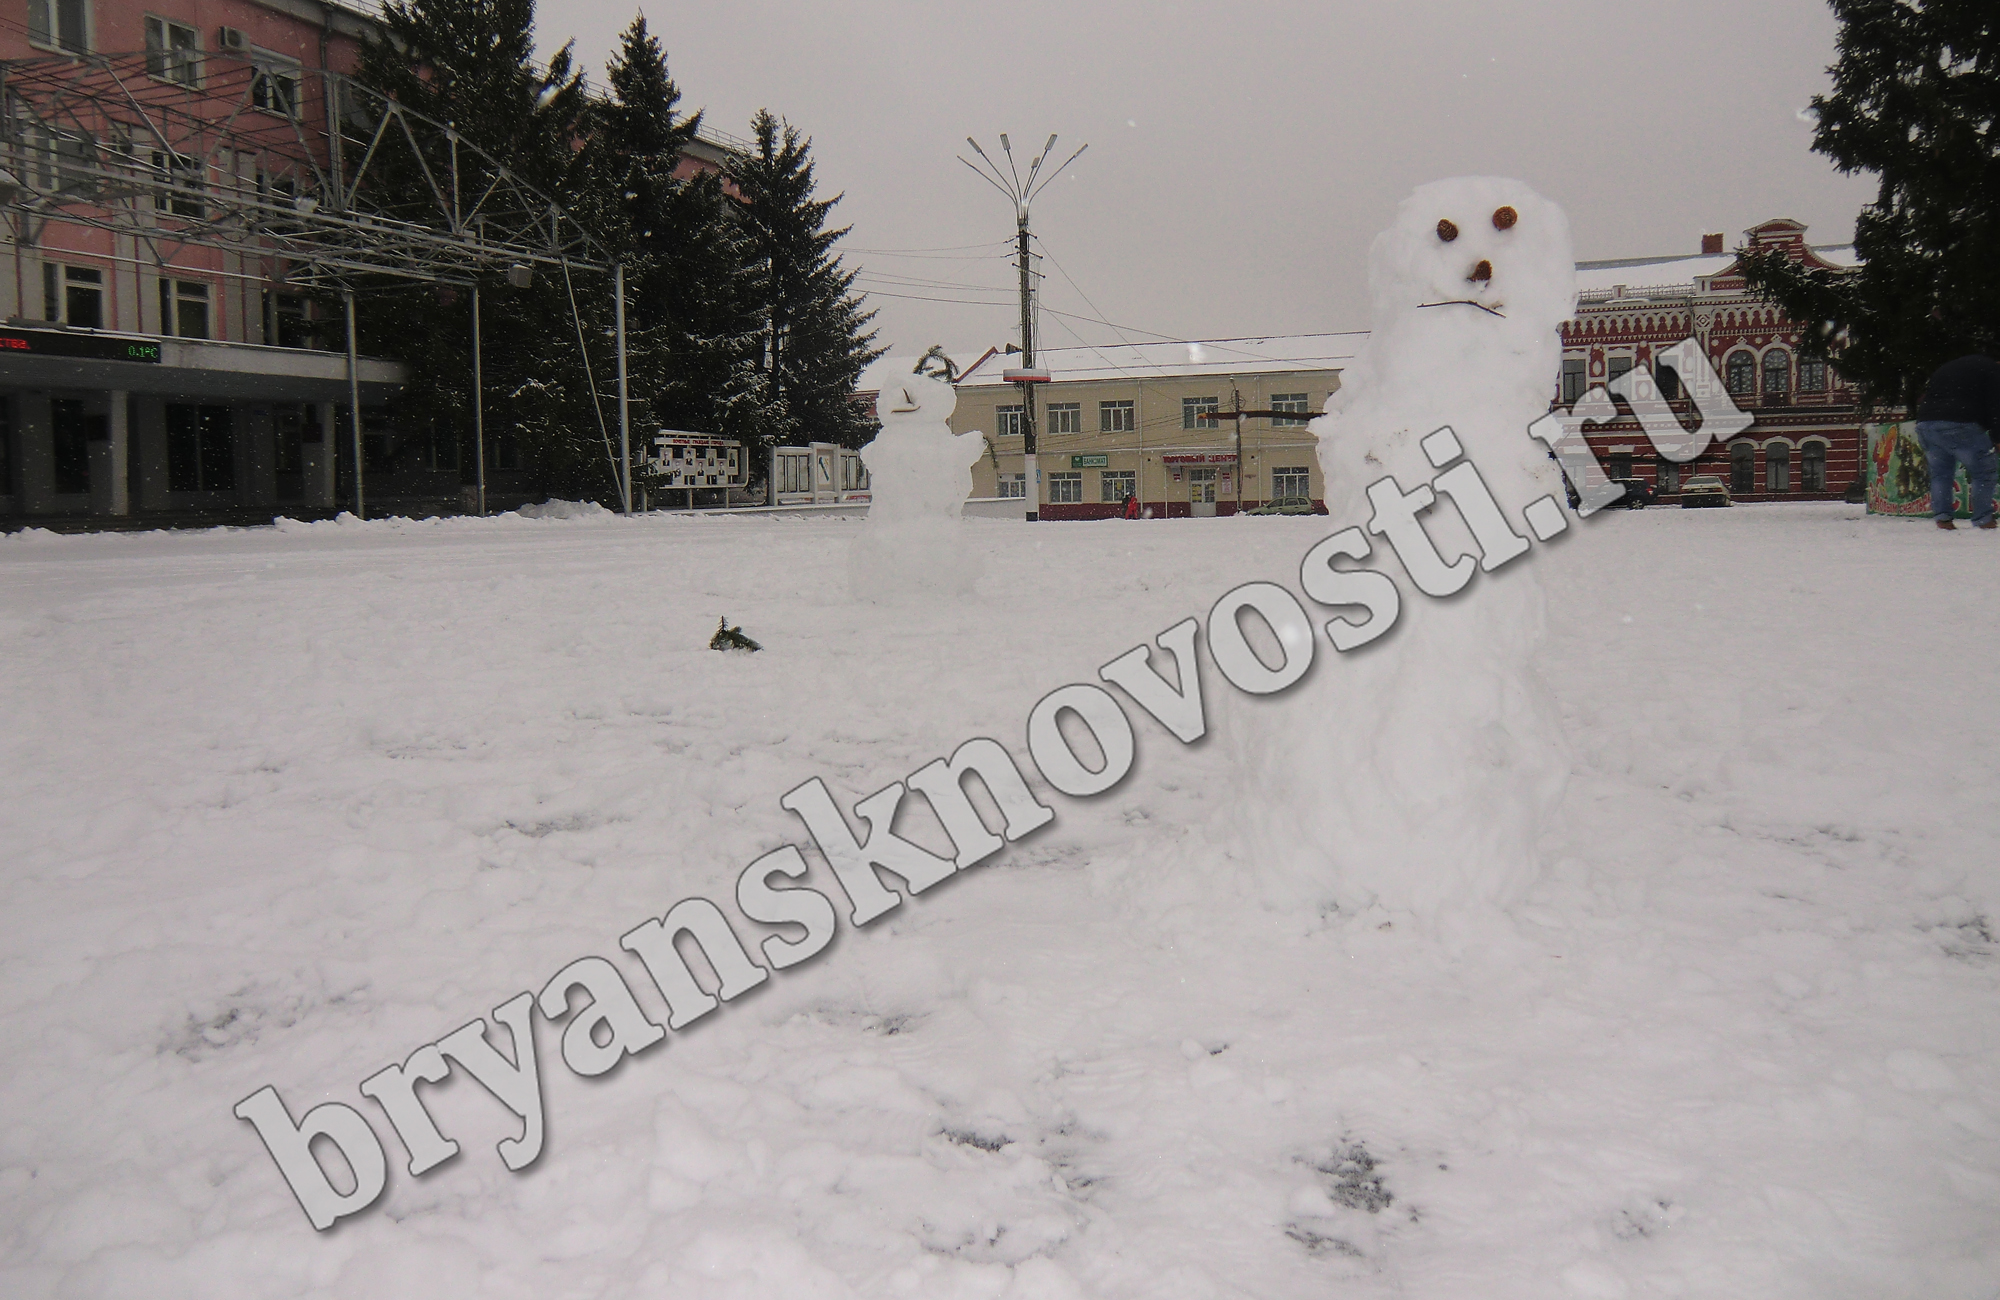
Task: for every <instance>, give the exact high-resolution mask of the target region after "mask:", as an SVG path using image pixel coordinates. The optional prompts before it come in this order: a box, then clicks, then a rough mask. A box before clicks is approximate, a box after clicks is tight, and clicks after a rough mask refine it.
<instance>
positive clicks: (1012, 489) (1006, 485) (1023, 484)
mask: <svg viewBox="0 0 2000 1300" xmlns="http://www.w3.org/2000/svg"><path fill="white" fill-rule="evenodd" d="M996 494H997V495H999V496H1002V497H1025V496H1027V495H1028V476H1027V475H1026V474H1002V475H1000V481H999V483H998V485H997V487H996Z"/></svg>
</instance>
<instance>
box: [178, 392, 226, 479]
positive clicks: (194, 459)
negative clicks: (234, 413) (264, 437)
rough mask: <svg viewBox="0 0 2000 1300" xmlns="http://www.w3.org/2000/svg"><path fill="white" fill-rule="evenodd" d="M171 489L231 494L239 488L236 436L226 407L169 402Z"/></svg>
mask: <svg viewBox="0 0 2000 1300" xmlns="http://www.w3.org/2000/svg"><path fill="white" fill-rule="evenodd" d="M166 415H167V490H168V491H169V492H228V491H231V490H233V489H234V488H235V487H236V436H235V432H234V430H233V429H232V427H231V424H230V413H229V408H228V407H226V406H184V405H182V404H180V403H178V402H169V403H167V410H166Z"/></svg>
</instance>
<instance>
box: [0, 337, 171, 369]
mask: <svg viewBox="0 0 2000 1300" xmlns="http://www.w3.org/2000/svg"><path fill="white" fill-rule="evenodd" d="M9 352H14V353H27V354H39V355H42V356H48V357H85V358H89V359H91V360H94V361H140V362H145V363H147V364H150V365H158V364H159V362H160V344H159V342H158V340H156V339H133V338H118V337H116V336H111V335H103V334H83V333H74V334H73V333H70V332H69V331H67V330H28V329H0V356H4V355H5V354H7V353H9Z"/></svg>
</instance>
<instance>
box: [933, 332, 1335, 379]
mask: <svg viewBox="0 0 2000 1300" xmlns="http://www.w3.org/2000/svg"><path fill="white" fill-rule="evenodd" d="M1367 338H1368V334H1367V331H1365V330H1349V331H1347V332H1345V333H1340V334H1287V335H1273V336H1268V337H1263V338H1244V339H1196V340H1191V341H1188V342H1185V343H1108V344H1102V345H1099V346H1096V347H1081V348H1042V349H1037V351H1036V353H1035V366H1036V368H1037V369H1042V370H1047V371H1048V372H1049V378H1050V380H1051V381H1053V382H1056V383H1081V382H1088V381H1091V380H1098V381H1114V380H1121V379H1122V380H1132V379H1167V378H1178V377H1184V376H1186V377H1192V376H1196V375H1257V374H1282V373H1285V372H1287V371H1295V370H1342V369H1345V368H1346V366H1347V365H1348V363H1349V362H1351V361H1352V360H1353V359H1354V356H1355V354H1356V353H1357V352H1359V351H1360V350H1361V345H1362V344H1363V343H1364V342H1366V341H1367ZM1019 364H1020V358H1019V357H1018V356H1015V355H1003V354H1001V353H998V352H988V353H987V355H985V356H983V357H981V358H980V359H979V360H978V361H975V362H974V363H973V364H972V367H971V368H970V369H968V370H967V371H966V372H965V373H964V374H962V375H960V376H959V379H958V383H959V386H960V387H961V388H965V387H979V386H981V385H989V384H990V385H1000V384H1004V383H1006V382H1007V381H1006V379H1004V378H1003V377H1002V376H1003V373H1004V372H1005V371H1007V370H1010V369H1013V368H1015V367H1016V366H1018V365H1019Z"/></svg>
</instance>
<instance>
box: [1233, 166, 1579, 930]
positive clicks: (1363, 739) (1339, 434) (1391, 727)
mask: <svg viewBox="0 0 2000 1300" xmlns="http://www.w3.org/2000/svg"><path fill="white" fill-rule="evenodd" d="M1369 285H1370V290H1371V297H1372V300H1373V309H1374V321H1373V330H1372V332H1371V334H1370V336H1369V340H1368V343H1367V345H1366V347H1365V348H1364V349H1363V351H1362V354H1361V355H1360V357H1358V358H1357V359H1356V364H1355V365H1354V366H1353V367H1352V368H1351V369H1350V370H1349V371H1348V372H1347V373H1346V374H1344V375H1343V376H1342V379H1343V385H1342V388H1341V391H1340V392H1339V393H1338V394H1337V395H1336V397H1335V399H1334V400H1333V401H1332V402H1330V403H1329V410H1328V414H1326V415H1324V416H1322V417H1320V418H1319V419H1317V420H1315V421H1314V422H1313V430H1314V432H1315V434H1316V435H1317V437H1318V439H1319V448H1318V449H1319V457H1320V465H1321V468H1322V470H1323V471H1324V478H1325V482H1326V497H1327V506H1328V510H1329V513H1330V517H1331V520H1332V522H1333V523H1334V524H1335V525H1336V526H1337V527H1346V526H1348V525H1365V524H1366V523H1367V522H1368V521H1369V520H1370V519H1371V517H1373V516H1374V515H1375V505H1374V503H1373V501H1371V499H1370V497H1369V495H1368V488H1369V486H1370V485H1371V484H1376V483H1378V482H1380V481H1381V480H1383V479H1384V478H1385V476H1393V478H1394V479H1395V482H1396V484H1397V485H1398V487H1399V488H1400V490H1401V491H1402V492H1404V493H1408V492H1409V491H1410V490H1411V489H1413V488H1416V487H1418V486H1419V485H1422V484H1425V483H1427V482H1429V481H1431V480H1432V479H1434V478H1436V477H1437V476H1438V475H1439V473H1440V471H1441V470H1444V469H1448V468H1452V467H1455V466H1456V465H1457V464H1458V463H1459V462H1460V461H1461V460H1465V461H1470V462H1471V463H1472V464H1473V465H1474V466H1475V467H1476V468H1477V471H1478V473H1479V475H1480V477H1481V478H1482V479H1483V480H1484V482H1485V484H1486V485H1487V487H1488V488H1489V489H1490V491H1491V494H1492V496H1493V498H1494V499H1495V500H1497V502H1498V503H1499V506H1500V509H1501V514H1502V515H1503V516H1504V517H1505V519H1506V521H1507V523H1506V524H1505V525H1502V528H1503V530H1504V534H1505V535H1504V536H1503V540H1505V541H1506V545H1505V547H1503V548H1494V547H1492V546H1490V545H1489V546H1488V547H1487V548H1486V550H1487V551H1488V552H1491V551H1494V550H1496V549H1501V550H1504V551H1506V552H1508V553H1509V557H1507V558H1505V564H1504V567H1501V566H1500V565H1499V564H1497V563H1496V564H1495V565H1493V566H1492V569H1491V571H1490V572H1489V571H1485V570H1483V569H1482V567H1481V564H1480V562H1479V557H1480V556H1481V554H1482V550H1481V548H1480V547H1479V546H1478V545H1476V544H1475V537H1474V534H1473V532H1472V530H1471V529H1470V527H1469V526H1468V524H1467V522H1466V517H1465V516H1464V515H1462V514H1461V513H1460V509H1459V506H1458V504H1457V502H1458V497H1457V496H1452V497H1447V496H1445V495H1443V494H1440V495H1439V496H1438V498H1437V499H1436V500H1435V502H1434V503H1433V504H1432V505H1430V506H1429V507H1428V508H1425V509H1423V510H1422V512H1421V514H1420V515H1419V516H1418V517H1419V519H1420V521H1421V523H1422V525H1423V529H1424V531H1425V533H1427V534H1428V535H1429V537H1430V538H1431V540H1432V542H1433V543H1434V544H1435V548H1436V552H1437V558H1438V559H1441V560H1442V561H1443V562H1444V563H1445V565H1447V566H1449V568H1450V570H1451V573H1452V576H1451V577H1450V578H1449V579H1448V580H1446V579H1441V578H1440V576H1439V573H1438V572H1437V569H1436V566H1435V565H1433V566H1431V570H1432V571H1431V572H1430V573H1429V574H1428V575H1425V576H1427V581H1426V582H1425V583H1424V589H1423V590H1421V591H1420V590H1419V588H1418V585H1417V580H1416V579H1415V578H1413V576H1412V574H1413V573H1416V572H1417V570H1416V569H1415V568H1406V566H1405V565H1404V564H1402V563H1399V559H1400V553H1399V552H1398V551H1397V550H1395V549H1393V548H1392V547H1391V546H1390V545H1389V544H1388V541H1387V539H1386V538H1385V537H1384V536H1381V535H1374V534H1370V535H1369V536H1368V541H1369V542H1370V543H1371V546H1372V550H1371V552H1370V554H1369V556H1368V557H1367V559H1366V564H1367V566H1368V567H1372V568H1374V569H1376V570H1377V571H1379V572H1381V573H1384V574H1386V575H1388V576H1390V577H1391V578H1393V579H1394V580H1395V581H1396V583H1397V585H1398V588H1399V592H1400V595H1401V613H1400V616H1399V618H1398V621H1397V622H1396V624H1395V626H1394V627H1393V628H1392V629H1391V630H1390V631H1389V633H1388V634H1387V635H1385V636H1383V637H1382V638H1381V639H1380V640H1379V641H1376V642H1373V643H1371V644H1369V645H1367V646H1365V647H1363V648H1360V649H1357V650H1355V651H1352V652H1350V653H1343V654H1338V655H1326V656H1324V657H1323V659H1322V662H1320V663H1318V664H1316V665H1315V667H1314V669H1313V671H1312V672H1311V674H1309V675H1308V677H1307V678H1306V679H1305V681H1304V683H1303V684H1302V686H1301V688H1300V689H1299V690H1298V691H1296V692H1294V693H1293V694H1292V695H1291V696H1289V697H1279V698H1276V699H1273V700H1270V701H1263V702H1258V704H1257V705H1253V706H1251V707H1250V708H1248V709H1247V710H1246V713H1247V716H1245V717H1243V718H1241V719H1240V720H1239V721H1238V723H1237V724H1236V725H1235V726H1234V728H1233V730H1234V732H1235V733H1236V735H1237V739H1238V741H1239V747H1238V752H1239V757H1240V760H1241V761H1240V769H1241V770H1242V771H1243V772H1244V773H1245V779H1246V785H1247V788H1246V790H1245V791H1244V797H1245V798H1246V799H1250V798H1254V799H1255V800H1256V802H1257V804H1258V805H1260V806H1268V805H1271V804H1275V805H1276V808H1275V814H1276V815H1274V816H1269V817H1258V818H1253V819H1248V820H1250V821H1252V822H1254V823H1256V824H1255V825H1254V826H1251V827H1247V828H1246V831H1245V836H1244V838H1245V839H1246V840H1247V842H1248V843H1247V847H1248V849H1249V853H1250V857H1251V861H1252V868H1253V871H1254V873H1255V875H1256V876H1257V877H1258V879H1259V881H1260V883H1261V886H1262V889H1263V892H1264V893H1265V895H1266V896H1267V897H1269V898H1271V899H1273V900H1274V901H1281V902H1285V903H1290V904H1297V903H1303V902H1308V901H1309V902H1313V903H1317V904H1320V905H1322V906H1323V905H1325V904H1328V903H1331V904H1333V905H1335V906H1337V907H1339V908H1341V909H1343V910H1348V911H1354V910H1362V909H1367V908H1370V907H1377V908H1381V909H1384V910H1386V911H1388V912H1391V913H1405V914H1410V915H1413V916H1414V917H1415V918H1417V919H1418V920H1419V921H1421V922H1425V923H1429V924H1431V925H1432V926H1433V927H1434V928H1435V927H1438V926H1440V925H1442V926H1443V928H1446V929H1449V928H1450V927H1449V925H1448V924H1446V923H1447V922H1448V920H1449V918H1450V917H1451V916H1453V915H1458V916H1464V915H1466V914H1468V913H1470V912H1474V911H1477V910H1479V909H1484V908H1491V907H1494V906H1502V905H1505V904H1506V903H1507V902H1509V901H1511V900H1513V899H1515V898H1518V897H1519V896H1520V894H1521V893H1522V892H1523V891H1524V890H1525V889H1526V888H1527V887H1528V886H1529V885H1531V884H1532V883H1533V882H1534V880H1535V879H1536V877H1537V874H1538V871H1539V867H1538V862H1537V858H1536V848H1535V845H1536V840H1537V838H1538V836H1539V834H1540V832H1541V830H1542V828H1543V826H1544V825H1545V824H1546V822H1547V820H1548V818H1549V815H1550V813H1551V812H1552V810H1553V807H1554V805H1555V803H1556V802H1557V800H1559V798H1560V797H1561V793H1562V789H1563V786H1564V783H1565V780H1566V778H1567V773H1568V771H1569V761H1568V758H1567V754H1566V750H1565V748H1564V745H1563V741H1562V735H1561V725H1560V722H1561V720H1560V717H1559V715H1558V713H1557V710H1556V706H1555V702H1554V699H1553V696H1552V695H1551V693H1550V692H1549V690H1548V688H1547V686H1546V685H1545V684H1544V683H1543V682H1542V681H1541V679H1540V678H1539V676H1538V675H1537V673H1536V665H1535V661H1536V657H1537V651H1538V650H1539V648H1540V645H1541V642H1542V636H1543V595H1542V587H1541V581H1542V576H1543V574H1542V572H1541V570H1542V569H1543V568H1545V567H1546V561H1545V560H1543V559H1542V558H1541V557H1539V556H1528V557H1527V558H1525V559H1523V558H1519V557H1520V556H1521V555H1522V554H1524V553H1526V552H1527V551H1528V549H1529V543H1528V542H1527V540H1526V534H1527V531H1528V530H1527V529H1526V528H1525V527H1524V526H1523V523H1522V520H1523V511H1524V510H1525V509H1526V508H1527V507H1528V506H1529V505H1530V504H1531V503H1535V502H1537V501H1539V500H1540V499H1542V498H1547V497H1551V496H1554V497H1556V498H1558V499H1559V498H1560V496H1561V491H1562V488H1561V478H1560V475H1559V472H1558V470H1557V468H1556V465H1555V463H1554V462H1553V461H1552V460H1551V459H1550V458H1549V456H1548V453H1547V449H1546V448H1545V446H1544V445H1543V444H1542V443H1540V442H1537V441H1536V440H1535V439H1534V438H1532V437H1530V436H1529V434H1528V432H1527V430H1528V426H1529V425H1530V424H1531V423H1533V422H1534V420H1535V419H1536V418H1538V417H1539V416H1541V415H1543V414H1545V413H1546V412H1547V410H1548V407H1549V398H1550V395H1551V392H1552V390H1553V387H1554V383H1555V376H1556V374H1557V373H1558V367H1559V362H1560V358H1561V343H1560V340H1559V337H1558V335H1557V327H1558V326H1559V325H1560V324H1561V323H1562V322H1563V321H1564V320H1566V319H1568V318H1569V316H1570V315H1571V314H1572V311H1573V308H1574V306H1575V298H1576V274H1575V266H1574V261H1573V259H1572V256H1571V252H1570V240H1569V227H1568V222H1567V221H1566V220H1565V218H1564V216H1563V213H1562V211H1561V209H1559V208H1557V207H1556V206H1555V205H1554V204H1553V203H1550V202H1549V201H1548V200H1546V199H1544V198H1542V197H1541V196H1540V195H1538V194H1536V193H1535V192H1534V191H1532V190H1530V189H1529V188H1528V187H1527V186H1526V185H1523V184H1521V183H1520V182H1518V181H1511V180H1502V179H1496V178H1489V177H1472V178H1465V179H1458V180H1447V181H1438V182H1435V183H1433V184H1430V185H1425V186H1423V187H1422V188H1420V189H1418V190H1417V191H1416V192H1415V193H1413V194H1412V195H1411V196H1410V197H1409V198H1408V199H1407V200H1406V201H1405V202H1404V203H1403V205H1402V207H1401V208H1400V209H1399V210H1398V212H1397V214H1396V217H1395V220H1394V222H1393V223H1392V224H1391V225H1390V227H1389V228H1388V229H1387V230H1385V231H1383V232H1382V234H1381V235H1379V236H1378V237H1377V238H1376V240H1375V242H1374V245H1373V247H1372V248H1371V250H1370V254H1369ZM1445 428H1448V429H1449V430H1450V433H1449V434H1439V433H1438V430H1440V429H1445ZM1554 508H1555V507H1554V505H1553V502H1545V503H1543V504H1541V505H1538V506H1537V507H1536V509H1537V511H1538V512H1547V511H1549V510H1552V509H1554ZM1538 517H1541V518H1544V519H1546V514H1545V513H1542V514H1539V515H1538ZM1494 537H1495V529H1494V527H1493V526H1492V525H1491V524H1490V523H1489V525H1488V527H1487V529H1486V538H1487V541H1488V542H1489V543H1490V542H1492V541H1493V539H1494ZM1508 538H1511V539H1512V540H1507V539H1508ZM1461 557H1463V558H1461ZM1488 558H1489V559H1495V560H1498V559H1501V558H1503V557H1500V556H1489V557H1488ZM1454 561H1456V563H1455V564H1454V563H1453V562H1454ZM1441 583H1442V585H1444V586H1450V585H1452V584H1454V583H1456V584H1462V585H1459V586H1458V587H1457V589H1456V590H1455V591H1454V592H1453V594H1451V595H1449V596H1448V597H1443V598H1440V597H1439V595H1438V593H1439V591H1440V589H1441ZM1336 612H1340V613H1343V614H1354V613H1355V612H1356V611H1354V610H1342V611H1336ZM1322 648H1324V643H1322Z"/></svg>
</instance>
